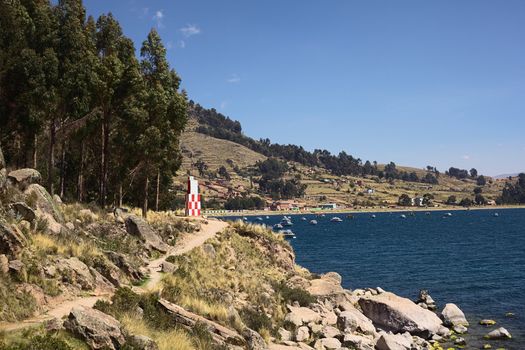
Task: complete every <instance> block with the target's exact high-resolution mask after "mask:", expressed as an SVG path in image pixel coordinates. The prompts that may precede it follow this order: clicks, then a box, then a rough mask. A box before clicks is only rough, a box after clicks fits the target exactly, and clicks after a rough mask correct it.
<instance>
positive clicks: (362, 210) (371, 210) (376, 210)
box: [204, 205, 525, 217]
mask: <svg viewBox="0 0 525 350" xmlns="http://www.w3.org/2000/svg"><path fill="white" fill-rule="evenodd" d="M505 209H525V205H486V206H475V207H467V208H465V207H459V206H445V207H429V208H426V207H396V208H359V209H353V208H341V209H334V210H277V211H270V210H268V211H266V210H244V211H235V212H233V211H224V212H222V213H207V212H205V213H204V215H205V216H210V217H216V216H266V215H268V216H271V215H311V214H358V213H388V212H392V213H397V212H411V211H414V212H416V211H417V212H419V211H422V212H426V211H460V210H462V211H468V210H505Z"/></svg>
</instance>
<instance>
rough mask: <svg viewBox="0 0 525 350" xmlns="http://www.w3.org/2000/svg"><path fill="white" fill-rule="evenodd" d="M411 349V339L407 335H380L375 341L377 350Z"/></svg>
mask: <svg viewBox="0 0 525 350" xmlns="http://www.w3.org/2000/svg"><path fill="white" fill-rule="evenodd" d="M411 348H412V337H411V336H410V334H409V333H403V334H392V333H385V332H383V333H381V336H380V337H379V339H378V340H377V343H376V349H377V350H410V349H411Z"/></svg>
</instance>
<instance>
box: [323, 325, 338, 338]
mask: <svg viewBox="0 0 525 350" xmlns="http://www.w3.org/2000/svg"><path fill="white" fill-rule="evenodd" d="M340 335H341V331H339V329H337V328H335V327H332V326H324V327H323V328H321V331H320V332H319V336H320V337H321V338H337V337H339V336H340Z"/></svg>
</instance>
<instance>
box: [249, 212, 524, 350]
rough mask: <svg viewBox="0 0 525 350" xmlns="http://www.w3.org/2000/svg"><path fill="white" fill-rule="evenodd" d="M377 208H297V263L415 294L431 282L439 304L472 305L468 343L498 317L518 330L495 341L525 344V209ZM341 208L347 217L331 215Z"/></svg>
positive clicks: (356, 283)
mask: <svg viewBox="0 0 525 350" xmlns="http://www.w3.org/2000/svg"><path fill="white" fill-rule="evenodd" d="M495 212H498V213H499V216H498V217H496V216H494V213H495ZM406 214H407V213H406ZM375 215H376V218H372V217H371V214H370V213H360V214H353V216H354V218H353V219H349V218H347V217H346V215H345V214H337V215H326V216H325V217H317V216H315V215H297V216H292V221H293V223H294V225H293V227H291V229H292V230H293V232H294V233H295V234H296V236H297V237H296V239H290V242H291V244H292V246H293V247H294V249H295V252H296V261H297V263H298V264H299V265H302V266H304V267H306V268H308V269H309V270H310V271H312V272H316V273H324V272H328V271H336V272H338V273H339V274H341V276H342V277H343V285H344V287H345V288H349V289H355V288H363V287H377V286H380V287H382V288H383V289H386V290H389V291H392V292H394V293H396V294H398V295H401V296H405V297H408V298H410V299H415V298H416V296H417V295H418V292H419V290H420V289H428V290H429V292H430V294H431V296H432V298H433V299H434V300H435V301H436V302H437V304H438V307H439V308H442V307H443V306H444V304H445V303H449V302H452V303H455V304H457V305H458V306H459V307H460V308H461V309H462V310H463V311H464V312H465V314H466V316H467V318H468V320H469V322H470V323H471V328H470V331H469V333H470V334H469V335H468V336H467V337H465V338H467V342H468V348H479V346H480V345H481V344H483V343H485V342H484V341H483V340H482V339H481V338H482V335H483V334H486V333H487V332H488V331H490V330H491V329H492V328H485V327H482V326H479V325H477V323H478V322H479V320H480V319H482V318H490V319H494V320H496V321H497V325H498V326H503V327H505V328H507V330H509V331H510V332H511V334H512V335H513V339H512V340H509V341H503V342H499V343H498V342H491V343H492V344H493V346H494V348H496V347H498V346H504V347H505V348H507V349H525V292H524V288H525V209H506V210H503V209H498V210H471V211H453V212H452V216H451V217H444V212H440V211H433V212H430V214H429V215H425V213H424V212H416V213H415V214H414V216H411V215H408V214H407V217H406V218H405V219H403V218H401V217H400V215H401V213H375ZM302 216H304V217H306V218H307V219H308V221H309V220H310V219H316V220H317V221H318V222H319V223H318V225H316V226H313V225H309V224H308V221H302V220H301V217H302ZM333 216H339V217H341V218H342V219H343V220H344V221H343V222H341V223H333V222H330V218H331V217H333ZM254 219H255V218H253V217H252V218H249V220H250V221H254ZM280 220H281V216H274V217H272V216H270V218H269V219H265V220H264V221H263V223H265V224H267V225H273V224H275V223H278V222H279V221H280ZM508 312H512V313H514V314H515V316H513V317H507V316H506V315H505V314H506V313H508Z"/></svg>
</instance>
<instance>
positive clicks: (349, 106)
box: [85, 0, 525, 175]
mask: <svg viewBox="0 0 525 350" xmlns="http://www.w3.org/2000/svg"><path fill="white" fill-rule="evenodd" d="M85 5H86V7H87V10H88V13H89V14H92V15H94V16H98V15H99V14H101V13H106V12H112V13H113V14H114V15H115V17H117V19H118V20H119V21H120V23H121V25H122V27H123V29H124V32H125V34H126V35H127V36H129V37H131V38H132V39H133V40H134V41H135V44H136V47H137V48H139V47H140V44H141V42H142V41H143V40H144V38H145V37H146V35H147V33H148V32H149V30H150V29H151V28H152V27H156V28H157V29H158V31H159V33H160V34H161V36H162V38H163V40H164V42H165V44H166V46H167V48H168V57H169V60H170V63H171V65H172V66H173V67H174V68H175V69H176V70H177V71H178V73H179V74H180V76H181V77H182V80H183V87H184V88H185V89H186V90H187V91H188V93H189V96H190V98H192V99H193V100H195V101H196V102H199V103H200V104H202V105H203V106H205V107H214V108H216V109H217V110H218V111H220V112H221V113H223V114H225V115H228V116H230V117H231V118H233V119H237V120H239V121H241V123H242V125H243V128H244V132H245V133H246V134H247V135H249V136H252V137H256V138H259V137H268V138H270V139H271V140H272V141H274V142H279V143H294V144H300V145H303V146H304V147H305V148H307V149H310V150H313V149H315V148H323V149H328V150H330V151H331V152H335V153H337V152H339V151H340V150H345V151H346V152H348V153H350V154H352V155H354V156H357V157H360V158H361V159H363V160H365V159H369V160H377V161H378V162H380V163H382V162H387V161H391V160H392V161H394V162H396V163H397V164H402V165H412V166H416V167H424V166H426V165H434V166H437V167H438V169H440V170H445V169H446V168H448V167H449V166H456V167H461V168H468V169H470V168H471V167H475V168H477V169H478V170H479V171H480V172H482V173H484V174H488V175H497V174H501V173H509V172H510V173H513V172H518V171H525V1H522V0H506V1H497V0H491V1H488V0H462V1H457V0H439V1H438V0H434V1H430V0H429V1H421V0H413V1H411V0H399V1H392V0H383V1H379V0H366V1H365V0H361V1H350V0H347V1H343V0H339V1H335V0H326V1H320V0H318V1H313V0H295V1H292V0H287V1H283V0H265V1H255V0H223V1H221V0H209V1H201V0H192V1H179V0H153V1H146V0H121V1H102V0H87V1H85Z"/></svg>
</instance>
